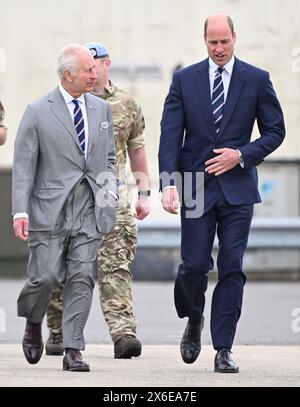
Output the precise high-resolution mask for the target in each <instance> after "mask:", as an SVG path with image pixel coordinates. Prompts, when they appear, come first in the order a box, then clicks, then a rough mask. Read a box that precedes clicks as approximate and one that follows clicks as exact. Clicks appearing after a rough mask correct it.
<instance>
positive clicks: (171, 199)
mask: <svg viewBox="0 0 300 407" xmlns="http://www.w3.org/2000/svg"><path fill="white" fill-rule="evenodd" d="M161 203H162V206H163V208H164V210H165V211H167V212H169V213H173V214H177V213H178V209H179V195H178V192H177V189H176V188H165V189H164V190H163V193H162V197H161Z"/></svg>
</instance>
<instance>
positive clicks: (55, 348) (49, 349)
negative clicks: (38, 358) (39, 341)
mask: <svg viewBox="0 0 300 407" xmlns="http://www.w3.org/2000/svg"><path fill="white" fill-rule="evenodd" d="M45 348H46V355H63V354H64V347H63V339H62V334H61V333H59V334H55V333H53V332H49V338H48V340H47V342H46V346H45Z"/></svg>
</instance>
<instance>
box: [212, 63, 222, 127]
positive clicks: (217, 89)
mask: <svg viewBox="0 0 300 407" xmlns="http://www.w3.org/2000/svg"><path fill="white" fill-rule="evenodd" d="M223 71H224V68H223V67H222V66H219V68H218V69H217V72H216V76H215V80H214V85H213V93H212V98H211V103H212V108H213V115H214V119H215V126H216V132H217V133H219V130H220V126H221V121H222V116H223V110H224V103H225V99H224V85H223V80H222V72H223Z"/></svg>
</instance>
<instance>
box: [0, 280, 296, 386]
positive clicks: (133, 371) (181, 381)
mask: <svg viewBox="0 0 300 407" xmlns="http://www.w3.org/2000/svg"><path fill="white" fill-rule="evenodd" d="M22 285H23V281H21V280H0V364H1V369H0V387H1V386H8V387H10V386H28V387H29V386H47V387H48V386H49V387H52V386H55V387H56V386H75V387H81V386H95V387H111V386H113V387H135V386H138V387H139V386H145V387H151V386H153V387H160V386H162V387H164V386H171V387H202V386H212V387H227V386H249V387H252V386H255V387H256V386H267V387H274V386H276V387H277V386H278V387H281V386H282V387H286V386H296V387H300V365H299V362H298V361H299V360H300V284H299V282H291V283H272V282H268V283H254V282H249V283H247V285H246V290H245V295H244V305H243V312H242V317H241V320H240V322H239V325H238V331H237V335H236V340H235V346H234V348H233V351H234V355H233V356H234V359H235V360H236V362H237V363H238V364H239V366H240V373H239V374H229V375H224V374H218V373H214V372H213V360H214V355H215V352H214V350H213V349H212V346H211V338H210V332H209V311H210V299H211V294H212V290H213V287H214V283H210V284H209V288H208V291H207V296H206V297H207V304H206V310H205V318H206V324H205V327H204V330H203V334H202V343H203V344H204V346H202V351H201V354H200V357H199V358H198V360H197V361H196V362H195V363H194V364H192V365H186V364H184V363H183V362H182V360H181V357H180V352H179V342H180V338H181V335H182V332H183V330H184V327H185V324H186V320H180V319H178V318H177V316H176V312H175V309H174V304H173V283H172V282H167V283H161V282H157V283H155V282H151V283H143V282H138V283H135V284H134V304H135V312H136V315H137V319H138V336H139V338H140V339H141V340H142V342H143V353H142V357H140V358H136V359H133V360H116V359H113V346H112V344H111V341H110V338H109V335H108V330H107V326H106V324H105V321H104V320H103V316H102V313H101V311H100V307H99V299H98V293H97V290H98V287H97V288H95V292H94V300H93V306H92V310H91V314H90V317H89V320H88V323H87V326H86V330H85V336H86V340H87V344H88V345H87V348H86V351H85V352H84V357H85V359H86V360H87V362H88V363H90V365H91V369H92V371H91V372H90V373H77V372H73V373H70V372H63V371H62V357H57V356H45V355H44V356H43V357H42V359H41V361H40V362H39V363H38V364H37V365H35V366H32V365H29V364H28V363H27V362H26V360H25V358H24V356H23V352H22V348H21V340H22V336H23V332H24V325H25V320H24V319H23V318H17V316H16V300H17V296H18V294H19V291H20V289H21V287H22ZM43 331H44V332H43V333H44V340H46V338H47V328H46V326H45V324H44V329H43Z"/></svg>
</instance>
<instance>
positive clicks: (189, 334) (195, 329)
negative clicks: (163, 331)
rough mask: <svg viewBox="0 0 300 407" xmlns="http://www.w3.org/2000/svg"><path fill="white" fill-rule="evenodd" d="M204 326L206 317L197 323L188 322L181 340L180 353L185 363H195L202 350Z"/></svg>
mask: <svg viewBox="0 0 300 407" xmlns="http://www.w3.org/2000/svg"><path fill="white" fill-rule="evenodd" d="M203 327H204V317H202V319H201V322H200V323H199V324H196V325H190V323H189V322H188V323H187V326H186V328H185V331H184V334H183V336H182V339H181V342H180V353H181V357H182V360H183V361H184V362H185V363H194V362H195V360H196V359H197V357H198V356H199V353H200V351H201V331H202V329H203Z"/></svg>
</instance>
